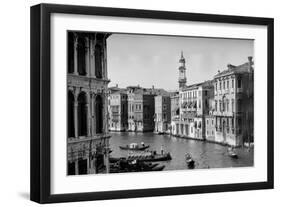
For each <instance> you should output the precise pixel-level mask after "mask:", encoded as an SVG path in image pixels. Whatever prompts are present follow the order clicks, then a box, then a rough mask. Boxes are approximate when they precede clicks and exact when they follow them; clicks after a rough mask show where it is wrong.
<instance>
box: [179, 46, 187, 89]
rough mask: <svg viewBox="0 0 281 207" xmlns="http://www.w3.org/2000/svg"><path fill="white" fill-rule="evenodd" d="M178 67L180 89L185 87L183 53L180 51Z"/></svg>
mask: <svg viewBox="0 0 281 207" xmlns="http://www.w3.org/2000/svg"><path fill="white" fill-rule="evenodd" d="M179 63H180V66H179V88H182V87H183V86H185V85H186V74H185V71H186V68H185V58H184V56H183V51H181V57H180V60H179Z"/></svg>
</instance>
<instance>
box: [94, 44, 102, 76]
mask: <svg viewBox="0 0 281 207" xmlns="http://www.w3.org/2000/svg"><path fill="white" fill-rule="evenodd" d="M95 75H96V78H102V48H101V46H100V45H98V44H96V46H95Z"/></svg>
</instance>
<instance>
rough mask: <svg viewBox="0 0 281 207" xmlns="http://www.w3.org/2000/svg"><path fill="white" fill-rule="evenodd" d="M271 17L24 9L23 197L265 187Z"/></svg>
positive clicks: (269, 162) (269, 148)
mask: <svg viewBox="0 0 281 207" xmlns="http://www.w3.org/2000/svg"><path fill="white" fill-rule="evenodd" d="M273 56H274V55H273V19H271V18H261V17H242V16H226V15H213V14H195V13H180V12H168V11H152V10H151V11H150V10H133V9H119V8H103V7H86V6H71V5H54V4H40V5H35V6H33V7H31V155H30V156H31V158H30V159H31V183H30V186H31V200H33V201H36V202H39V203H53V202H69V201H86V200H101V199H118V198H133V197H145V196H164V195H178V194H193V193H209V192H223V191H240V190H255V189H270V188H273V125H274V124H273V120H274V118H273V95H274V88H273Z"/></svg>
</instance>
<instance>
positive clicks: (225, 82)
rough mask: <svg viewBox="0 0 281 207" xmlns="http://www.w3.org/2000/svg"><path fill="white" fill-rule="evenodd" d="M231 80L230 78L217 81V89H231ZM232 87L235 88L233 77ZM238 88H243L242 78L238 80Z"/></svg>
mask: <svg viewBox="0 0 281 207" xmlns="http://www.w3.org/2000/svg"><path fill="white" fill-rule="evenodd" d="M229 82H230V81H229V80H222V81H217V82H216V87H215V90H216V91H218V90H222V89H223V90H225V89H230V83H229ZM231 88H234V79H231ZM237 88H242V80H241V79H238V80H237Z"/></svg>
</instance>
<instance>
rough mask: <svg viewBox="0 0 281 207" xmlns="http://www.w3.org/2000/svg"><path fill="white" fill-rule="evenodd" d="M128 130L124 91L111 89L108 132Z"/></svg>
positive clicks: (126, 98) (126, 102)
mask: <svg viewBox="0 0 281 207" xmlns="http://www.w3.org/2000/svg"><path fill="white" fill-rule="evenodd" d="M127 128H128V96H127V91H126V90H125V89H119V90H117V89H116V88H112V90H111V93H110V95H109V130H110V131H126V130H127Z"/></svg>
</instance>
